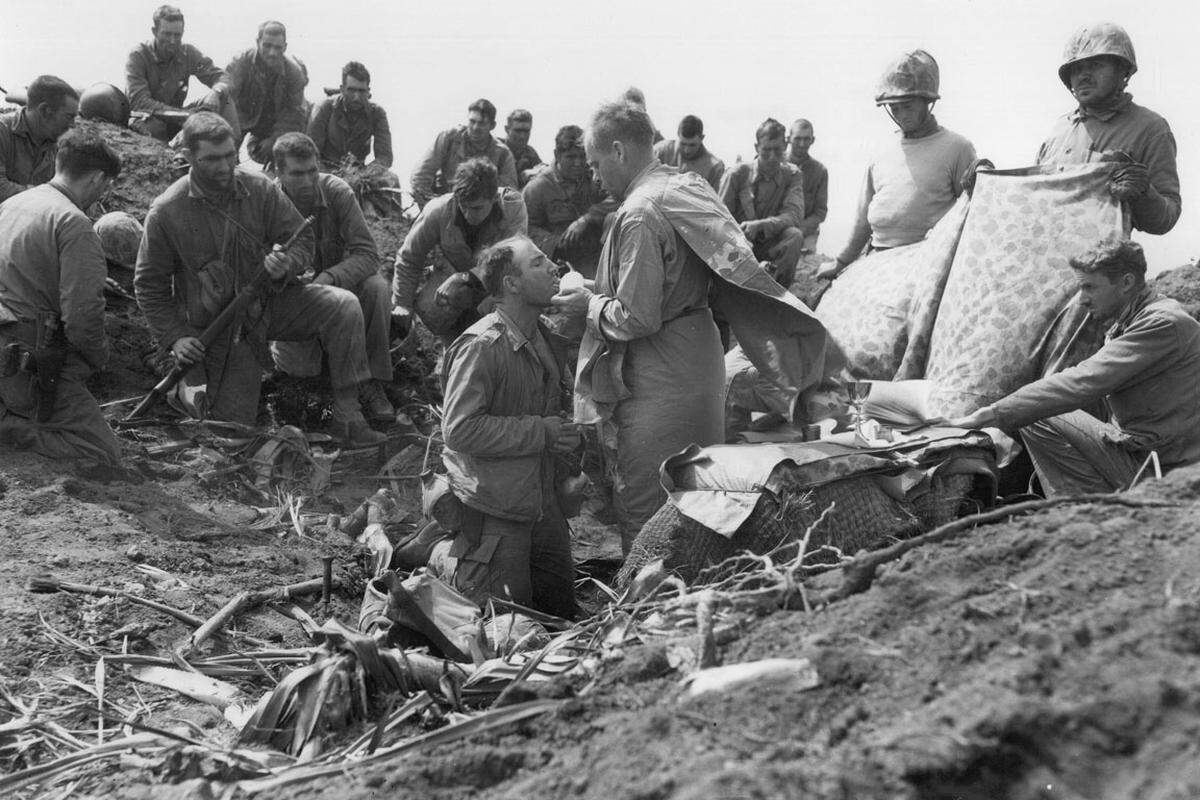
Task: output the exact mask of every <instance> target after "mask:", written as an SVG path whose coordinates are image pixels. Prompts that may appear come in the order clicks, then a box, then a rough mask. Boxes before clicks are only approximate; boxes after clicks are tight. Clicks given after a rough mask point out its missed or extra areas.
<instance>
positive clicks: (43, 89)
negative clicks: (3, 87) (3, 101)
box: [0, 75, 79, 203]
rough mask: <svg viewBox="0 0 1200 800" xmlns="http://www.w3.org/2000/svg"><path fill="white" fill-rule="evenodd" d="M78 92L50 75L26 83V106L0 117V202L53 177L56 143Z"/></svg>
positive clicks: (72, 113) (69, 122) (72, 116)
mask: <svg viewBox="0 0 1200 800" xmlns="http://www.w3.org/2000/svg"><path fill="white" fill-rule="evenodd" d="M78 111H79V92H77V91H75V90H74V89H72V88H71V86H70V84H68V83H67V82H66V81H64V80H62V79H61V78H56V77H54V76H53V75H39V76H38V77H37V78H35V79H34V81H33V83H31V84H29V94H28V96H27V102H26V103H25V108H22V109H20V110H19V111H14V112H13V113H11V114H5V115H3V116H0V203H3V202H4V201H5V200H7V199H8V198H10V197H12V196H13V195H15V194H17V193H18V192H23V191H25V190H26V189H28V188H30V187H31V186H36V185H38V184H40V183H46V182H47V181H49V180H50V179H51V178H53V177H54V172H55V160H54V152H55V143H56V142H57V141H58V137H59V136H62V135H63V134H64V133H65V132H66V131H67V130H68V129H69V128H70V127H71V126H72V125H73V124H75V115H76V113H77V112H78Z"/></svg>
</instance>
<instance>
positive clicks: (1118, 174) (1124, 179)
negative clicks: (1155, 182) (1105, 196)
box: [1108, 163, 1150, 200]
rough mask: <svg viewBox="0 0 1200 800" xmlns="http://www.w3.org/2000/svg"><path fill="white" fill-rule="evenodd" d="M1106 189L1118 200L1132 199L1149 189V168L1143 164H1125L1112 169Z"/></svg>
mask: <svg viewBox="0 0 1200 800" xmlns="http://www.w3.org/2000/svg"><path fill="white" fill-rule="evenodd" d="M1108 191H1109V192H1111V193H1112V196H1113V197H1115V198H1117V199H1118V200H1133V199H1136V198H1138V197H1142V196H1143V195H1145V194H1146V192H1148V191H1150V169H1149V168H1148V167H1147V166H1146V165H1145V164H1138V163H1133V164H1125V165H1123V166H1120V167H1117V168H1116V169H1114V170H1113V173H1112V177H1111V178H1109V181H1108Z"/></svg>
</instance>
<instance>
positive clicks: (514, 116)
mask: <svg viewBox="0 0 1200 800" xmlns="http://www.w3.org/2000/svg"><path fill="white" fill-rule="evenodd" d="M514 122H528V123H529V124H531V125H532V124H533V113H532V112H530V111H526V110H525V109H523V108H514V109H513V110H512V113H511V114H509V115H508V124H509V125H512V124H513V123H514Z"/></svg>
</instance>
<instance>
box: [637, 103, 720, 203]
mask: <svg viewBox="0 0 1200 800" xmlns="http://www.w3.org/2000/svg"><path fill="white" fill-rule="evenodd" d="M654 155H655V156H657V157H658V160H659V161H661V162H663V163H664V164H667V165H669V166H672V167H677V168H678V169H679V171H680V172H694V173H696V174H697V175H699V176H700V177H701V178H704V180H706V181H708V185H709V186H711V187H713V191H716V190H717V189H718V188H719V187H720V185H721V176H722V175H724V174H725V162H724V161H722V160H721V159H719V158H717V157H716V156H714V155H713V154H712V153H710V152H708V148H706V147H705V146H704V121H703V120H701V119H700V118H699V117H697V116H694V115H692V114H688V115H687V116H686V117H684V118H683V119H681V120H680V121H679V131H678V138H676V139H667V140H665V141H662V142H659V143H658V144H656V145H654Z"/></svg>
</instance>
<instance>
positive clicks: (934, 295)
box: [817, 163, 1128, 415]
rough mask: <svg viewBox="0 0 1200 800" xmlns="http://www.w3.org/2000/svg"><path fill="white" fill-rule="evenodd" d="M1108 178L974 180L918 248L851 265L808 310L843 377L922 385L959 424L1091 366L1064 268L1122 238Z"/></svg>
mask: <svg viewBox="0 0 1200 800" xmlns="http://www.w3.org/2000/svg"><path fill="white" fill-rule="evenodd" d="M1111 169H1112V165H1111V164H1106V163H1093V164H1081V165H1072V166H1045V167H1032V168H1027V169H1019V170H1005V171H985V172H981V173H980V174H979V178H978V182H977V184H976V188H975V193H974V197H973V198H972V199H970V200H968V199H967V198H965V197H964V198H962V199H960V200H959V203H958V204H957V205H956V206H955V207H954V208H953V209H951V210H950V211H949V212H947V214H946V216H945V217H943V218H942V220H941V221H940V222H939V223H938V224H937V225H936V226H934V228H933V230H932V231H930V233H929V236H928V238H926V239H925V241H923V242H920V243H918V244H915V245H909V246H908V247H902V248H896V249H894V250H886V251H880V252H876V253H872V254H871V255H868V256H866V257H864V258H861V259H859V260H858V261H856V262H855V263H854V264H852V265H851V266H850V268H849V269H848V270H846V272H845V273H844V274H843V275H842V276H841V277H839V278H838V279H837V280H836V281H834V283H833V286H832V287H831V288H830V289H829V291H828V292H827V293H826V294H825V297H824V298H823V299H822V301H821V304H820V306H819V307H818V309H817V316H818V317H819V318H820V319H821V321H822V322H824V324H825V326H826V328H827V329H828V331H829V334H830V336H831V337H832V338H833V339H834V341H835V342H837V343H838V344H839V345H840V346H841V348H842V350H843V351H844V352H845V353H846V356H847V360H848V362H849V369H850V371H851V373H852V374H853V375H854V376H855V377H857V378H869V379H876V380H904V379H912V378H922V377H924V378H928V379H929V380H932V381H934V382H935V383H936V384H937V386H938V390H937V391H935V393H934V396H933V398H932V410H933V411H934V413H939V414H946V415H956V414H960V413H966V412H969V411H972V410H974V409H976V408H978V407H979V406H981V405H984V404H986V403H988V402H991V401H993V400H996V399H999V398H1000V397H1003V396H1004V395H1006V394H1008V393H1010V392H1012V391H1013V390H1014V389H1016V388H1018V387H1020V386H1022V385H1024V384H1026V383H1028V382H1030V381H1032V380H1035V379H1037V378H1038V377H1040V376H1042V375H1043V374H1047V373H1050V372H1054V371H1057V370H1059V369H1062V368H1063V367H1065V366H1069V365H1070V364H1073V363H1077V362H1078V361H1079V360H1080V359H1082V358H1085V357H1087V356H1088V355H1090V354H1091V352H1093V351H1094V350H1095V348H1096V347H1097V346H1098V345H1099V342H1100V338H1099V336H1100V332H1099V331H1098V330H1097V329H1096V326H1095V325H1094V324H1091V320H1090V319H1089V318H1087V317H1086V315H1085V314H1084V313H1082V311H1081V309H1080V308H1079V307H1078V306H1077V305H1076V304H1075V303H1074V302H1073V300H1072V298H1073V297H1074V295H1075V276H1074V272H1073V271H1072V270H1071V268H1070V265H1069V264H1068V258H1069V257H1070V256H1071V255H1074V254H1076V253H1080V252H1082V251H1084V250H1086V249H1088V248H1089V247H1090V246H1092V245H1094V244H1095V243H1096V242H1097V241H1099V240H1100V239H1102V238H1105V237H1113V236H1117V237H1120V236H1124V235H1125V232H1126V231H1127V230H1128V228H1127V227H1126V225H1125V220H1124V219H1123V215H1122V210H1121V207H1120V206H1119V205H1118V204H1117V203H1116V202H1115V201H1114V200H1113V198H1112V196H1111V195H1110V194H1109V192H1108V190H1107V182H1108V174H1109V172H1110V170H1111Z"/></svg>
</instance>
